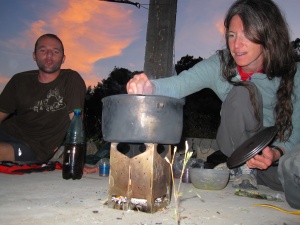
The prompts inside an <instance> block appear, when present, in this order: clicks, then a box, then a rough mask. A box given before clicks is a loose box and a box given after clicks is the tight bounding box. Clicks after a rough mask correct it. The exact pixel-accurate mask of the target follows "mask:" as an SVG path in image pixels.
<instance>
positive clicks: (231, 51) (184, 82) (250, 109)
mask: <svg viewBox="0 0 300 225" xmlns="http://www.w3.org/2000/svg"><path fill="white" fill-rule="evenodd" d="M224 26H225V38H226V49H224V50H220V51H218V52H217V53H216V54H215V55H213V56H211V57H210V58H208V59H206V60H203V61H201V62H200V63H198V64H196V65H195V66H194V67H193V68H191V69H189V70H188V71H183V72H182V73H181V74H179V75H178V76H173V77H168V78H163V79H158V80H151V81H150V80H149V79H148V77H147V76H146V75H145V74H140V75H136V76H134V77H133V78H132V79H131V80H130V81H129V82H128V84H127V92H128V93H129V94H156V95H166V96H170V97H176V98H183V97H185V96H187V95H189V94H192V93H194V92H197V91H199V90H201V89H203V88H211V89H212V90H213V91H214V92H215V93H216V94H217V95H218V96H219V98H220V99H221V100H222V102H223V104H222V110H221V124H220V127H219V129H218V133H217V142H218V145H219V147H220V149H221V151H222V152H223V153H224V154H226V155H227V156H230V155H231V154H232V152H233V151H234V150H235V149H236V148H237V147H238V146H239V145H240V144H241V143H243V142H244V141H245V140H247V139H248V138H250V137H251V136H253V135H254V134H255V133H257V132H258V131H259V130H261V129H262V128H263V127H269V126H276V127H277V129H278V133H277V135H276V138H275V139H274V140H273V141H272V142H271V143H270V144H269V146H267V147H265V148H264V149H263V151H262V154H261V155H255V156H254V157H253V158H251V159H250V160H248V161H247V162H246V164H245V165H244V166H242V167H241V168H240V169H239V174H238V175H237V177H236V181H234V182H233V184H234V185H236V186H237V187H242V188H243V187H245V186H246V187H250V188H256V179H255V178H256V173H257V181H258V183H259V184H263V185H266V186H269V187H270V188H272V189H274V190H283V188H282V185H281V182H280V181H279V179H278V172H277V166H275V167H274V166H272V165H274V163H276V162H277V161H278V160H279V158H280V157H281V156H282V155H283V154H284V153H285V152H288V151H290V150H291V148H292V147H293V146H295V145H296V144H298V143H300V113H298V114H297V113H296V112H297V111H298V112H299V110H300V101H299V96H300V87H299V79H300V68H299V67H300V66H299V65H297V64H296V62H295V59H294V53H293V51H292V47H291V45H290V37H289V32H288V26H287V24H286V22H285V19H284V18H283V16H282V14H281V12H280V10H279V8H278V6H277V5H276V4H275V3H274V2H273V1H272V0H264V1H261V0H238V1H236V2H235V3H234V4H233V5H232V6H231V7H230V9H229V10H228V12H227V15H226V17H225V20H224ZM298 172H299V171H298Z"/></svg>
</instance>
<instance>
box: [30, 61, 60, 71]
mask: <svg viewBox="0 0 300 225" xmlns="http://www.w3.org/2000/svg"><path fill="white" fill-rule="evenodd" d="M36 62H37V66H38V68H39V70H41V71H42V72H44V73H49V74H51V73H55V72H57V71H58V70H60V66H61V64H62V60H61V61H59V62H57V63H55V64H53V66H52V67H51V68H47V67H46V66H45V63H43V62H41V61H36Z"/></svg>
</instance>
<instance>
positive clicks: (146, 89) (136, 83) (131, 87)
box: [126, 73, 154, 95]
mask: <svg viewBox="0 0 300 225" xmlns="http://www.w3.org/2000/svg"><path fill="white" fill-rule="evenodd" d="M126 88H127V93H128V94H143V95H149V94H153V92H154V87H153V84H152V83H151V82H150V80H149V78H148V77H147V75H146V74H144V73H141V74H138V75H134V77H133V78H132V79H130V80H129V81H128V83H127V86H126Z"/></svg>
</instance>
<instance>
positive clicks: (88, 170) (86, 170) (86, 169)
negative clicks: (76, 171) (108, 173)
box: [83, 166, 99, 174]
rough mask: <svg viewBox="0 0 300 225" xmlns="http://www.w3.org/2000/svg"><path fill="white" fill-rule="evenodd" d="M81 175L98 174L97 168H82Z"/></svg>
mask: <svg viewBox="0 0 300 225" xmlns="http://www.w3.org/2000/svg"><path fill="white" fill-rule="evenodd" d="M83 173H84V174H89V173H99V167H98V166H95V167H87V166H84V167H83Z"/></svg>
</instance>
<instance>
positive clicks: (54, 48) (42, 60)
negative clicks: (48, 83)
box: [33, 37, 65, 74]
mask: <svg viewBox="0 0 300 225" xmlns="http://www.w3.org/2000/svg"><path fill="white" fill-rule="evenodd" d="M33 59H34V60H35V61H36V64H37V66H38V68H39V69H40V70H41V71H42V72H44V73H48V74H52V73H55V72H57V71H58V70H59V69H60V67H61V64H63V63H64V61H65V56H64V55H63V49H62V46H61V44H60V42H59V41H57V40H56V39H54V38H50V37H43V38H42V39H41V40H39V42H38V45H37V47H36V52H34V53H33Z"/></svg>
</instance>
